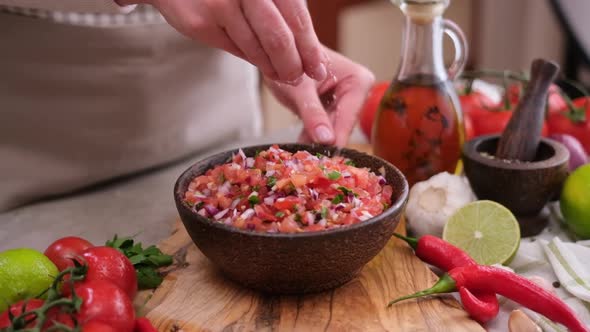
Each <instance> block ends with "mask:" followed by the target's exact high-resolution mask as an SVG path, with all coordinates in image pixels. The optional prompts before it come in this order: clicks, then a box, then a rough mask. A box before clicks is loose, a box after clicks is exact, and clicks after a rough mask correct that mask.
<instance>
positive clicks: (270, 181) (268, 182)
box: [266, 176, 277, 188]
mask: <svg viewBox="0 0 590 332" xmlns="http://www.w3.org/2000/svg"><path fill="white" fill-rule="evenodd" d="M276 183H277V178H275V177H274V176H269V177H268V180H266V185H267V186H268V187H271V188H272V187H274V185H275V184H276Z"/></svg>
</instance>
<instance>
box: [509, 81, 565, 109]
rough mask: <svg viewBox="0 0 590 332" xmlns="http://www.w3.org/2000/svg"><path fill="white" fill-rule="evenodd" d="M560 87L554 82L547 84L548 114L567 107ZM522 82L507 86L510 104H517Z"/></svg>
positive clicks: (520, 94) (521, 90)
mask: <svg viewBox="0 0 590 332" xmlns="http://www.w3.org/2000/svg"><path fill="white" fill-rule="evenodd" d="M560 91H561V89H560V88H559V86H558V85H556V84H551V86H549V93H548V95H547V108H548V111H549V114H552V113H556V112H559V111H561V110H562V109H564V108H566V107H567V104H566V102H565V99H563V97H562V96H561V94H560ZM522 94H523V89H522V84H520V83H517V84H512V85H510V86H509V87H508V98H510V103H511V104H512V105H517V104H518V102H519V101H520V98H521V97H522Z"/></svg>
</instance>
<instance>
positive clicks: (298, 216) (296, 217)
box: [295, 213, 301, 222]
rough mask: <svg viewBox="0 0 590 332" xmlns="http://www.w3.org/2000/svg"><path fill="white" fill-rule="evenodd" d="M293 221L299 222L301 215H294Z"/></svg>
mask: <svg viewBox="0 0 590 332" xmlns="http://www.w3.org/2000/svg"><path fill="white" fill-rule="evenodd" d="M295 221H296V222H301V215H300V214H299V213H295Z"/></svg>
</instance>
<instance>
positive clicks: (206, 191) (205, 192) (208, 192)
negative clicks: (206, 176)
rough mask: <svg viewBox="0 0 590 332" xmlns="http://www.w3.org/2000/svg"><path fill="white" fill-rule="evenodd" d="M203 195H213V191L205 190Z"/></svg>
mask: <svg viewBox="0 0 590 332" xmlns="http://www.w3.org/2000/svg"><path fill="white" fill-rule="evenodd" d="M203 195H205V196H209V195H211V190H210V189H204V190H203Z"/></svg>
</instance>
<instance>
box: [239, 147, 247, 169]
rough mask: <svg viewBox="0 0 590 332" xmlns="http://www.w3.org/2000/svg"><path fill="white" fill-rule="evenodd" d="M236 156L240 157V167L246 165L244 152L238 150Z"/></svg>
mask: <svg viewBox="0 0 590 332" xmlns="http://www.w3.org/2000/svg"><path fill="white" fill-rule="evenodd" d="M238 154H239V155H240V157H242V165H245V163H246V155H245V154H244V151H242V149H239V150H238Z"/></svg>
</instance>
